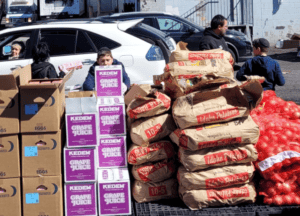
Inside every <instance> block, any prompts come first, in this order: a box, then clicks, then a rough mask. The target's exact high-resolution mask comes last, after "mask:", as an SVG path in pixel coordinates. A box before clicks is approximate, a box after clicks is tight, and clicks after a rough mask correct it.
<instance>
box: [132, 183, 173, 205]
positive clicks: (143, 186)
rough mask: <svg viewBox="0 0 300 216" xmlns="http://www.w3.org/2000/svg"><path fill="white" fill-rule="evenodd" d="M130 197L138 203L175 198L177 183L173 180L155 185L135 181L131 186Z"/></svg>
mask: <svg viewBox="0 0 300 216" xmlns="http://www.w3.org/2000/svg"><path fill="white" fill-rule="evenodd" d="M132 196H133V198H134V199H135V201H137V202H138V203H143V202H151V201H157V200H161V199H173V198H177V197H178V182H177V180H176V179H174V178H171V179H168V180H165V181H162V182H157V183H154V182H148V183H143V182H141V181H137V180H135V181H134V183H133V186H132Z"/></svg>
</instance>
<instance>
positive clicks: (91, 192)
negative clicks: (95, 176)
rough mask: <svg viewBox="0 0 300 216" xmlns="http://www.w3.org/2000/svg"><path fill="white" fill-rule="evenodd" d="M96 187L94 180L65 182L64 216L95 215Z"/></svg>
mask: <svg viewBox="0 0 300 216" xmlns="http://www.w3.org/2000/svg"><path fill="white" fill-rule="evenodd" d="M96 188H97V185H96V183H95V182H94V183H93V182H87V183H68V184H65V195H64V196H65V199H64V200H65V216H80V215H82V216H97V215H98V212H97V192H96Z"/></svg>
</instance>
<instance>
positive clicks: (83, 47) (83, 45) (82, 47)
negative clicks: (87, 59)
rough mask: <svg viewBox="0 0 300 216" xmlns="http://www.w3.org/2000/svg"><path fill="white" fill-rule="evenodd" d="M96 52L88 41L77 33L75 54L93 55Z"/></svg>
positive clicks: (80, 33) (83, 35) (80, 32)
mask: <svg viewBox="0 0 300 216" xmlns="http://www.w3.org/2000/svg"><path fill="white" fill-rule="evenodd" d="M94 52H96V50H94V49H93V47H92V45H91V43H90V41H89V39H88V38H87V37H86V35H85V34H84V33H83V32H82V31H78V35H77V43H76V54H79V53H94Z"/></svg>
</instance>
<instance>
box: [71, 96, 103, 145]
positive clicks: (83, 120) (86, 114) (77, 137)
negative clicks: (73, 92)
mask: <svg viewBox="0 0 300 216" xmlns="http://www.w3.org/2000/svg"><path fill="white" fill-rule="evenodd" d="M96 103H97V99H96V97H82V98H67V99H66V126H67V127H66V128H67V131H66V132H67V147H68V148H72V147H92V146H97V145H98V143H99V139H98V133H97V132H98V131H99V129H98V126H99V124H98V112H97V106H96Z"/></svg>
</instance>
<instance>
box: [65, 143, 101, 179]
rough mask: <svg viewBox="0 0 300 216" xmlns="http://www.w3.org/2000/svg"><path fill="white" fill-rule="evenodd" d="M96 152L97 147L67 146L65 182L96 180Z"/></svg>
mask: <svg viewBox="0 0 300 216" xmlns="http://www.w3.org/2000/svg"><path fill="white" fill-rule="evenodd" d="M96 154H97V152H96V149H95V148H79V149H66V148H65V149H64V171H65V175H64V176H65V182H95V181H96V180H97V170H96V167H97V158H96V156H97V155H96Z"/></svg>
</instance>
